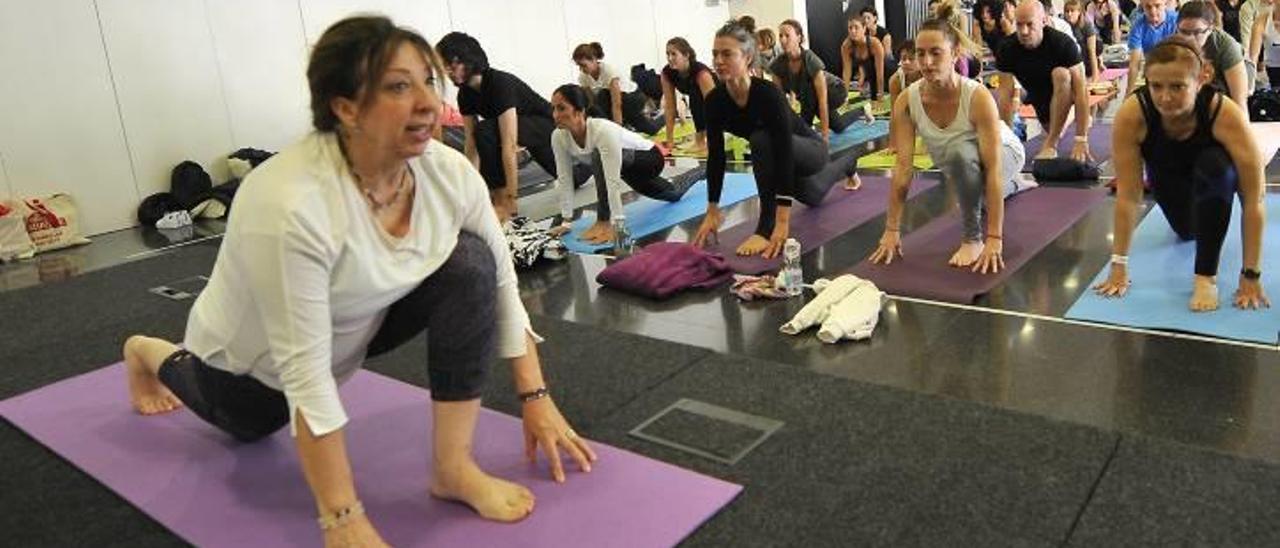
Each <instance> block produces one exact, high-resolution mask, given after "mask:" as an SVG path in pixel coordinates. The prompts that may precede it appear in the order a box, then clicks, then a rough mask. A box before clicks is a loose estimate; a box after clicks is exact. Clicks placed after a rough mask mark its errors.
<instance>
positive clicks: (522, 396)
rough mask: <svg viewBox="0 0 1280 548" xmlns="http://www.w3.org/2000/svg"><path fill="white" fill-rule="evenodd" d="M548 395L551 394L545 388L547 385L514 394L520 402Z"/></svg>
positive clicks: (527, 401)
mask: <svg viewBox="0 0 1280 548" xmlns="http://www.w3.org/2000/svg"><path fill="white" fill-rule="evenodd" d="M550 395H551V391H550V390H547V387H545V386H543V387H540V388H538V389H537V390H534V391H532V392H523V393H520V394H516V397H518V398H520V403H529V402H531V401H534V400H540V399H542V398H545V397H547V396H550Z"/></svg>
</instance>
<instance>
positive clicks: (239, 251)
mask: <svg viewBox="0 0 1280 548" xmlns="http://www.w3.org/2000/svg"><path fill="white" fill-rule="evenodd" d="M409 165H410V167H411V169H412V170H413V178H414V185H415V187H414V188H415V192H414V197H413V204H412V208H413V209H412V213H411V220H410V228H409V232H408V233H407V234H406V235H405V236H404V237H403V238H394V237H392V236H391V235H389V234H388V233H387V232H386V231H385V230H384V229H383V228H382V226H381V224H379V222H378V221H377V220H376V219H375V218H374V217H373V215H372V212H371V210H370V208H369V206H368V203H367V202H366V200H365V198H364V197H363V196H362V194H361V192H360V191H359V189H358V188H357V187H356V185H355V183H354V180H353V179H352V176H351V172H350V170H349V169H348V168H347V163H346V160H345V159H344V158H343V156H342V153H341V151H340V150H339V148H338V142H337V137H336V136H334V135H333V134H331V133H314V134H312V135H310V136H308V137H306V138H304V139H303V140H301V141H300V142H298V143H296V144H294V145H292V146H290V147H289V148H287V149H285V150H284V151H282V152H281V153H279V154H277V155H276V156H274V157H272V158H271V159H270V160H268V161H267V162H265V163H263V164H262V165H261V166H259V167H258V168H257V169H255V170H253V172H252V173H250V175H249V176H248V177H247V178H246V179H245V181H244V183H243V184H242V185H241V186H240V189H239V190H238V191H237V193H236V202H235V211H234V212H233V213H232V215H231V219H230V222H229V223H228V225H227V231H226V234H225V236H224V240H223V243H222V248H221V250H219V252H218V259H217V262H216V264H215V265H214V268H213V273H212V274H211V275H210V279H209V283H208V285H207V286H206V288H205V289H204V291H203V292H201V293H200V296H199V298H197V299H196V302H195V305H194V307H193V308H192V310H191V316H190V318H189V320H188V322H187V331H186V340H185V344H186V347H187V348H188V350H190V351H191V352H192V353H194V354H195V355H196V356H199V357H200V359H202V360H204V361H205V362H206V363H207V364H209V365H210V366H212V367H216V368H218V369H222V370H225V371H228V372H231V373H235V374H248V375H252V376H253V377H254V378H255V379H257V380H259V381H261V382H262V383H263V384H265V385H267V386H270V387H272V388H275V389H277V390H280V391H282V392H284V396H285V398H286V399H287V400H288V404H289V416H290V428H291V430H292V426H293V424H294V423H295V421H296V413H299V412H300V413H302V414H303V416H304V417H305V418H306V420H307V424H308V426H309V427H310V428H311V431H312V432H314V433H315V435H317V436H318V435H323V434H326V433H329V432H332V431H334V430H337V429H338V428H341V427H342V426H343V425H344V424H346V422H347V414H346V412H345V411H344V410H343V407H342V403H341V401H339V399H338V384H339V383H341V382H342V381H345V380H346V379H347V378H349V377H350V376H351V375H353V374H354V373H355V372H356V370H357V369H359V368H360V366H361V364H362V363H363V361H364V357H365V352H366V349H367V347H368V344H369V341H370V340H372V338H373V336H374V334H375V333H376V332H377V330H378V328H379V327H380V326H381V325H382V319H383V317H384V316H385V314H386V310H387V307H389V306H390V305H391V304H392V303H394V302H395V301H396V300H398V299H400V298H401V297H403V296H404V295H406V294H408V293H409V292H410V291H412V290H413V289H414V288H416V287H417V286H418V285H419V284H421V283H422V281H423V280H425V279H426V278H427V277H428V276H429V275H430V274H432V273H433V272H435V271H436V269H438V268H439V267H440V266H441V265H442V264H443V263H444V261H445V260H446V259H447V258H448V257H449V255H450V254H451V253H452V251H453V249H454V246H455V245H456V243H457V240H458V233H459V231H462V230H466V231H468V232H472V233H474V234H476V235H477V236H479V237H480V238H482V239H483V240H484V241H485V242H486V243H488V244H489V246H490V248H492V250H493V255H494V258H495V260H496V261H497V265H498V272H497V277H498V279H497V288H498V295H497V317H498V326H497V329H498V345H499V346H498V352H499V354H500V355H501V356H502V357H516V356H520V355H523V354H524V353H525V350H526V349H525V340H526V339H525V334H526V332H528V333H532V330H531V328H530V325H529V316H528V314H527V313H526V312H525V309H524V305H523V304H522V303H521V302H520V296H519V293H518V288H517V285H516V284H517V280H516V274H515V268H514V267H513V266H512V262H511V258H510V256H509V251H508V249H507V241H506V238H505V237H504V236H503V233H502V229H501V227H500V226H499V225H498V219H497V216H496V215H495V214H494V213H493V209H492V207H490V205H489V196H488V191H487V189H486V186H485V183H484V181H483V180H482V179H481V178H480V175H479V174H478V173H477V172H476V171H475V169H474V168H473V167H472V166H471V163H470V162H468V161H467V159H466V158H465V157H464V156H463V155H462V154H461V153H459V152H457V151H455V150H453V149H451V148H449V147H447V146H445V145H443V144H441V143H439V142H437V141H432V142H430V143H429V144H428V146H427V149H426V152H425V153H424V154H423V155H422V156H420V157H417V158H414V159H412V160H410V161H409ZM535 340H537V338H536V336H535Z"/></svg>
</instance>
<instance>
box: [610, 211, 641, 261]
mask: <svg viewBox="0 0 1280 548" xmlns="http://www.w3.org/2000/svg"><path fill="white" fill-rule="evenodd" d="M609 223H610V224H612V225H613V254H614V256H616V257H618V258H622V257H629V256H631V252H632V251H634V250H635V241H634V240H632V239H631V231H629V230H627V217H626V215H614V216H613V218H612V219H611V220H610V221H609Z"/></svg>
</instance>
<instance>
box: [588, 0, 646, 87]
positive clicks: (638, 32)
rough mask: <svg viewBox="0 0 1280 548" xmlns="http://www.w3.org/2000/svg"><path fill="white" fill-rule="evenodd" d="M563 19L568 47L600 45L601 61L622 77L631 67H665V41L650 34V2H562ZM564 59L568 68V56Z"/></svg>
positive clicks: (619, 0)
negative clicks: (595, 43) (601, 49)
mask: <svg viewBox="0 0 1280 548" xmlns="http://www.w3.org/2000/svg"><path fill="white" fill-rule="evenodd" d="M564 20H565V29H566V32H567V34H568V46H569V48H573V47H575V46H577V45H578V44H585V43H589V42H600V45H601V46H602V47H604V58H605V61H606V62H607V63H609V64H610V65H612V66H613V67H615V68H616V69H618V70H619V71H621V72H622V73H623V74H625V75H630V71H631V66H632V65H636V64H640V63H644V64H646V65H648V67H649V68H652V69H655V70H658V69H661V67H662V65H664V64H666V57H665V54H664V53H663V45H664V44H665V43H666V39H663V40H661V41H659V40H658V38H657V35H656V34H655V32H654V28H653V4H652V2H643V1H637V0H564ZM571 51H572V49H571ZM564 59H565V60H566V62H569V63H570V64H571V65H572V61H571V60H569V56H568V55H566V56H564ZM571 68H572V67H571ZM574 76H575V77H576V76H577V74H576V73H575V74H574Z"/></svg>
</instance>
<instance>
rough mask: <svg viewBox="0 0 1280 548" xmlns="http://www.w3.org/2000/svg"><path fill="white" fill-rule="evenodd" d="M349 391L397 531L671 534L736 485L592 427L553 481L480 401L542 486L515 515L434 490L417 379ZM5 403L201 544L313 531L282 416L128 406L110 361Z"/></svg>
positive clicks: (501, 443)
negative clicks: (241, 428)
mask: <svg viewBox="0 0 1280 548" xmlns="http://www.w3.org/2000/svg"><path fill="white" fill-rule="evenodd" d="M342 397H343V401H344V402H345V405H346V408H347V411H348V413H349V414H350V417H351V422H350V423H349V425H348V428H347V429H346V433H345V434H346V439H347V450H348V452H349V456H350V459H351V462H352V467H353V469H354V473H355V478H356V482H357V486H358V488H359V492H360V497H361V499H362V501H363V502H364V505H365V508H366V509H367V510H368V512H369V516H370V518H371V519H372V520H373V522H374V524H375V525H376V526H377V527H378V529H379V531H380V532H381V533H382V535H383V538H385V539H386V540H387V541H388V542H390V543H391V544H392V545H394V546H671V545H673V544H676V543H677V542H679V541H680V540H681V539H683V538H684V537H685V536H687V535H688V534H689V533H691V532H692V531H693V530H694V529H695V528H697V527H698V526H699V525H700V524H702V522H704V521H705V520H707V519H708V518H710V517H711V516H712V515H713V514H715V513H716V512H717V511H718V510H719V509H720V508H721V507H723V506H724V505H725V504H728V503H729V502H730V501H731V500H733V498H734V497H735V496H737V494H738V493H739V492H740V491H741V490H742V487H740V486H738V485H734V484H730V483H726V482H724V481H720V480H718V479H714V478H710V477H707V476H703V475H700V474H696V473H693V472H689V471H686V470H682V469H680V468H676V467H674V466H671V465H668V464H665V463H662V462H658V461H655V460H652V459H648V458H645V457H642V456H639V455H636V454H633V453H629V452H626V451H623V450H620V449H616V448H613V447H609V446H607V445H604V444H601V443H595V444H593V448H594V449H595V451H596V454H597V455H598V456H599V457H600V459H599V461H598V462H597V463H596V466H595V467H593V469H592V472H591V473H589V474H584V473H581V472H578V471H577V467H576V465H567V466H569V467H568V468H566V472H567V475H568V481H566V482H565V483H564V484H562V485H557V484H555V483H554V482H553V481H551V480H550V479H549V473H548V472H547V465H546V463H545V460H543V459H542V458H541V457H540V458H539V465H538V466H536V467H535V466H533V465H530V464H529V463H528V462H527V461H526V460H524V456H523V455H524V449H523V444H524V442H523V436H522V434H521V431H522V430H521V424H520V421H519V420H517V419H514V418H511V417H508V416H506V415H502V414H500V413H496V412H493V411H489V410H482V411H481V414H480V420H479V425H478V426H477V428H476V438H475V454H476V460H477V461H478V462H479V463H480V466H481V467H483V468H484V469H485V470H487V471H489V472H490V473H492V474H494V475H496V476H498V477H503V478H508V479H511V480H513V481H517V482H519V483H522V484H524V485H525V486H527V487H528V488H529V489H531V490H532V491H533V492H534V494H535V495H536V496H537V506H536V507H535V509H534V512H533V514H532V515H531V516H529V517H528V518H526V519H525V520H524V521H522V522H519V523H515V524H499V523H493V522H489V521H485V520H483V519H481V518H480V517H478V516H476V514H475V513H474V512H472V511H471V510H470V509H469V508H467V507H465V506H463V505H461V504H456V503H449V502H444V501H440V500H437V499H433V498H431V497H430V496H429V495H428V494H427V486H428V485H429V481H430V479H429V478H428V471H429V470H430V464H429V463H430V460H429V458H428V456H429V455H430V454H431V446H430V443H429V440H430V439H431V436H430V433H431V425H430V420H429V416H430V408H429V399H428V395H427V392H426V391H425V390H422V389H420V388H417V387H414V386H411V385H408V384H405V383H402V382H400V381H396V380H392V379H389V378H387V377H383V376H380V375H377V374H375V373H369V372H363V371H362V372H360V373H358V374H357V375H356V376H355V377H353V378H352V379H351V381H349V382H348V383H347V384H346V385H345V386H343V388H342ZM0 415H3V416H4V417H5V418H7V419H9V420H10V421H11V422H13V423H14V424H15V425H17V426H18V428H21V429H22V430H23V431H25V432H27V433H28V434H30V435H31V436H32V437H34V438H36V439H37V440H39V441H40V442H41V443H43V444H45V445H47V446H48V447H49V448H51V449H53V450H54V451H55V452H56V453H58V454H59V455H61V456H62V457H63V458H65V459H67V460H69V461H71V463H72V464H74V465H75V466H76V467H78V468H80V469H81V470H84V471H85V472H87V473H89V475H91V476H93V477H94V478H95V479H97V480H98V481H100V482H102V483H103V484H105V485H106V486H107V487H108V488H110V489H111V490H113V491H115V492H116V493H118V494H120V495H121V496H123V497H124V498H125V499H127V500H128V501H129V502H131V503H133V504H134V505H135V506H137V507H138V508H140V509H141V510H142V511H143V512H146V513H147V515H149V516H151V517H152V518H154V519H156V520H157V521H159V522H160V523H162V524H164V526H165V527H168V528H169V529H170V530H172V531H173V532H175V533H177V534H178V535H179V536H181V537H182V538H183V539H185V540H187V541H188V542H191V543H193V544H195V545H197V546H318V545H319V544H320V542H321V534H320V529H319V528H318V527H317V526H316V522H315V504H314V503H313V502H312V498H311V494H310V491H309V490H308V489H307V485H306V482H305V481H304V479H303V477H302V472H301V469H300V468H299V467H298V464H297V456H296V455H297V452H296V450H295V449H294V443H293V440H292V439H291V438H290V437H289V433H288V431H287V430H285V431H281V432H277V433H276V434H275V435H274V436H271V437H270V438H268V439H266V440H263V441H261V442H258V443H254V444H249V445H244V444H238V443H236V442H234V441H232V440H231V438H230V437H229V436H227V435H224V434H222V433H221V432H218V431H217V430H215V429H214V428H213V427H211V426H208V425H206V424H205V423H203V422H202V421H200V419H198V418H196V417H195V415H193V414H192V413H190V412H189V411H185V410H184V411H177V412H173V413H169V414H166V415H161V416H156V417H143V416H140V415H137V414H135V413H133V412H132V411H131V408H130V407H129V403H128V398H127V396H126V392H125V380H124V371H123V369H122V367H121V366H120V365H119V364H117V365H115V366H111V367H105V368H103V369H99V370H97V371H93V372H91V373H87V374H85V375H81V376H78V377H74V378H71V379H68V380H65V381H62V382H59V383H56V384H53V385H50V386H46V387H44V388H41V389H39V390H36V391H33V392H29V393H27V394H23V395H21V396H17V397H14V398H10V399H8V400H6V401H4V402H0ZM569 462H572V461H571V460H570V461H569ZM67 520H68V526H69V527H74V521H75V519H74V518H73V517H68V518H67Z"/></svg>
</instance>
